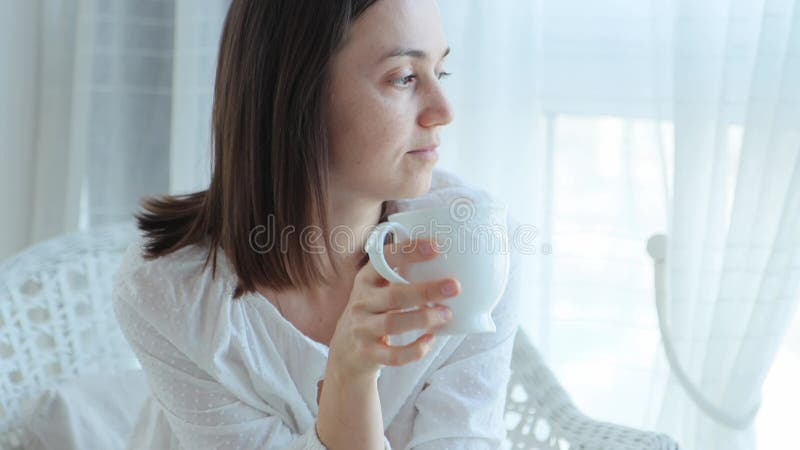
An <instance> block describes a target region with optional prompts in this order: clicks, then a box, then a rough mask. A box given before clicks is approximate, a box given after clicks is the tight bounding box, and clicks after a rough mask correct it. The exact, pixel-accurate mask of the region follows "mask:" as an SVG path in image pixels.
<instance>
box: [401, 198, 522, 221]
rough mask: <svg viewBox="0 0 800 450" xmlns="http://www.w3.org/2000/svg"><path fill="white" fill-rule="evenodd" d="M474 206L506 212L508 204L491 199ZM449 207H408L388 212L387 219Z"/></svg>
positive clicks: (447, 207) (476, 203)
mask: <svg viewBox="0 0 800 450" xmlns="http://www.w3.org/2000/svg"><path fill="white" fill-rule="evenodd" d="M474 206H475V208H486V209H490V210H502V211H504V212H506V213H507V212H508V205H507V204H506V203H503V202H496V201H492V202H475V203H474ZM451 207H452V206H430V207H427V208H420V209H408V210H405V211H398V212H395V213H392V214H389V215H388V216H387V219H388V220H393V219H392V217H395V216H403V215H411V214H419V213H425V212H429V211H440V210H442V209H449V208H451Z"/></svg>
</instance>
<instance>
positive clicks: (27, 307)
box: [0, 224, 678, 450]
mask: <svg viewBox="0 0 800 450" xmlns="http://www.w3.org/2000/svg"><path fill="white" fill-rule="evenodd" d="M135 236H136V230H135V228H134V226H133V225H132V224H121V225H111V226H105V227H100V228H97V229H94V230H91V231H88V232H78V233H72V234H67V235H64V236H60V237H56V238H54V239H51V240H49V241H46V242H43V243H41V244H37V245H35V246H33V247H31V248H30V249H28V250H25V251H23V252H22V253H20V254H19V255H17V256H15V257H13V258H11V259H9V260H7V261H5V262H4V263H2V264H0V402H1V403H0V449H18V448H20V439H19V435H18V433H19V430H18V429H17V428H15V427H16V425H17V423H18V421H19V415H20V407H21V405H22V403H23V402H24V401H25V400H29V399H32V398H35V396H36V395H37V394H39V393H40V392H42V391H43V390H44V389H45V388H47V387H48V386H50V385H53V384H55V383H58V382H62V381H66V380H70V379H73V378H75V377H77V376H78V375H82V374H89V373H98V372H104V373H110V372H119V371H122V370H128V369H131V368H137V367H139V365H138V362H137V361H136V358H135V357H134V356H133V353H132V352H131V350H130V349H129V348H128V345H127V343H126V342H125V340H124V338H123V337H122V335H121V333H120V332H119V329H118V328H117V326H116V321H115V320H114V315H113V311H112V308H111V304H110V301H109V299H110V292H111V282H112V274H113V273H114V271H115V269H116V267H117V266H118V264H119V261H120V258H121V256H122V253H123V252H124V250H125V248H126V247H127V245H128V243H130V242H131V241H132V240H133V239H134V237H135ZM506 424H507V426H508V439H507V440H506V442H504V445H503V448H505V449H541V450H551V449H553V450H566V449H584V450H600V449H609V450H610V449H614V450H628V449H630V450H634V449H636V450H657V449H659V450H660V449H663V450H668V449H669V450H672V449H677V448H678V446H677V445H676V444H675V443H674V442H673V441H672V440H671V439H670V438H669V437H667V436H665V435H663V434H657V433H650V432H645V431H640V430H635V429H631V428H626V427H622V426H618V425H613V424H609V423H602V422H597V421H594V420H592V419H589V418H587V417H586V416H584V415H583V414H582V413H581V412H580V411H578V409H577V408H576V407H575V406H574V405H573V404H572V402H571V401H570V399H569V396H567V394H566V393H565V392H564V390H563V389H562V388H561V386H560V385H559V384H558V382H557V381H556V379H555V377H554V376H553V374H552V373H551V372H550V370H549V369H548V368H547V367H546V365H545V364H544V363H543V362H542V360H541V358H540V356H539V354H538V353H537V351H536V350H535V348H534V347H533V345H531V343H530V342H529V340H528V338H527V337H526V336H525V334H524V333H523V332H522V331H520V332H519V333H518V334H517V339H516V341H515V345H514V357H513V361H512V377H511V382H510V383H509V386H508V402H507V411H506Z"/></svg>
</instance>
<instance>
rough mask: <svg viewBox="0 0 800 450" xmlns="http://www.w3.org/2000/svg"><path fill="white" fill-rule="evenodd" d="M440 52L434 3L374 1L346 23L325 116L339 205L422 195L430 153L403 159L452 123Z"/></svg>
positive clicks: (442, 40)
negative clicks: (350, 23)
mask: <svg viewBox="0 0 800 450" xmlns="http://www.w3.org/2000/svg"><path fill="white" fill-rule="evenodd" d="M447 51H448V45H447V41H446V39H445V36H444V32H443V30H442V24H441V20H440V17H439V8H438V5H437V4H436V0H379V1H377V2H376V3H374V4H373V5H372V6H370V7H369V8H368V9H367V10H366V11H365V12H364V13H363V14H362V15H361V16H359V17H358V18H357V19H356V21H355V22H354V23H353V27H352V32H351V37H350V39H349V41H348V42H347V43H346V44H345V46H344V47H343V48H342V49H341V51H340V52H339V53H338V54H337V55H336V56H335V57H334V60H333V61H332V64H333V66H332V79H331V85H330V92H329V98H328V104H327V109H326V113H327V124H328V136H329V139H330V146H331V165H332V167H331V171H332V173H331V178H332V181H333V189H335V193H336V195H337V196H339V198H345V199H348V200H350V199H352V200H359V199H368V200H376V201H383V200H394V199H398V198H409V197H416V196H419V195H422V194H424V193H425V192H427V191H428V189H429V188H430V181H431V173H432V170H433V167H434V165H435V163H436V160H437V154H436V153H435V152H433V153H430V152H429V153H426V154H419V153H409V152H410V151H412V150H415V149H420V148H431V147H435V146H437V145H439V143H440V127H441V126H443V125H446V124H448V123H450V122H451V121H452V120H453V111H452V109H451V106H450V104H449V103H448V101H447V99H446V98H445V96H444V93H443V92H442V87H441V85H440V76H441V74H442V73H443V72H444V56H445V54H446V52H447ZM394 53H398V55H394V56H393V55H392V54H394ZM399 53H404V54H399ZM342 195H344V197H341V196H342Z"/></svg>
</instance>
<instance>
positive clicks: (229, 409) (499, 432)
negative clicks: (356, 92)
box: [113, 169, 520, 450]
mask: <svg viewBox="0 0 800 450" xmlns="http://www.w3.org/2000/svg"><path fill="white" fill-rule="evenodd" d="M459 197H467V198H470V199H473V200H476V201H480V200H491V199H489V198H488V196H487V194H485V193H484V192H483V191H478V190H476V189H472V188H469V187H467V186H466V185H465V184H464V183H463V182H462V181H461V180H460V179H458V178H457V177H455V176H454V175H452V174H450V173H447V172H444V171H442V170H440V169H437V170H435V171H434V177H433V182H432V185H431V190H430V191H429V193H428V194H425V195H424V196H422V197H417V198H414V199H405V200H398V201H395V202H391V203H390V206H389V207H390V210H389V211H390V212H394V211H404V210H409V209H414V208H421V207H430V206H431V205H447V204H448V203H449V202H450V201H452V200H454V199H456V198H459ZM511 230H512V223H511V222H510V221H509V232H511ZM142 245H143V241H142V240H141V239H139V240H138V241H137V242H134V243H132V244H131V245H130V246H129V247H128V250H127V252H126V254H125V256H124V258H123V261H122V264H121V266H120V267H119V269H118V271H117V272H116V274H115V279H114V294H113V300H114V310H115V313H116V317H117V320H118V322H119V325H120V327H121V329H122V332H123V334H124V335H125V336H126V338H127V339H128V341H129V342H130V344H131V346H132V347H133V350H134V352H135V353H136V355H137V357H138V358H139V360H140V362H141V365H142V368H143V370H144V372H145V375H146V377H147V380H148V385H149V388H150V396H149V398H148V400H147V401H146V403H145V406H144V407H143V409H142V411H141V412H140V414H139V418H138V422H137V425H136V427H135V430H134V431H133V434H132V436H133V437H132V440H131V442H130V444H129V449H176V450H177V449H187V450H188V449H191V450H201V449H229V450H235V449H261V450H264V449H276V450H277V449H307V450H311V449H325V446H324V445H322V443H321V442H320V441H319V438H318V436H317V434H316V431H315V430H316V427H315V424H316V423H315V421H316V417H317V415H318V413H319V407H318V405H317V383H318V381H319V380H322V379H323V377H324V375H325V366H326V363H327V357H328V347H327V346H326V345H324V344H322V343H319V342H316V341H314V340H312V339H311V338H309V337H308V336H306V335H304V334H303V333H302V332H300V331H299V330H298V329H297V328H295V327H294V325H293V324H292V323H291V322H289V321H288V320H286V319H285V318H284V317H283V316H282V315H281V314H280V313H279V312H278V310H277V309H276V308H275V307H274V306H273V305H272V303H270V302H269V301H268V300H267V299H265V298H264V297H263V296H261V295H260V294H258V293H250V294H245V295H243V296H242V297H240V298H239V299H237V300H233V298H232V294H233V290H234V288H235V286H236V275H235V272H234V271H233V269H232V266H231V265H230V262H229V261H228V260H227V259H226V257H225V255H224V253H223V252H222V251H219V252H218V254H217V255H218V256H217V261H218V264H217V273H216V276H215V277H214V278H213V279H212V277H211V267H210V266H209V267H207V268H206V269H205V270H204V269H203V268H202V266H203V263H204V261H205V258H206V254H207V251H208V249H207V248H205V247H203V246H201V245H199V244H195V245H191V246H188V247H184V248H182V249H180V250H178V251H176V252H174V253H172V254H170V255H167V256H163V257H161V258H157V259H155V260H151V261H146V260H144V259H143V258H142ZM509 247H510V248H511V249H512V253H511V258H512V259H511V260H512V263H511V272H510V276H509V282H508V286H507V288H506V291H505V294H504V295H503V297H502V300H501V301H500V302H499V304H498V306H497V307H496V308H495V309H494V311H493V313H492V317H493V319H494V321H495V324H496V326H497V332H496V333H488V334H472V335H453V336H437V337H436V339H435V340H434V343H433V345H432V347H431V350H430V351H429V352H428V354H427V355H426V356H425V357H424V358H423V359H421V360H419V361H415V362H413V363H410V364H407V365H404V366H386V367H384V368H383V369H381V372H380V373H379V378H378V392H379V396H380V402H381V412H382V414H383V423H384V427H385V428H384V431H385V439H384V441H385V448H386V449H395V450H399V449H414V450H426V449H430V450H433V449H436V450H443V449H453V450H455V449H497V448H499V447H500V445H501V442H502V441H503V439H504V438H505V435H506V431H505V423H504V413H503V412H504V408H505V397H506V389H507V386H508V380H509V376H510V361H511V352H512V348H513V342H514V337H515V334H516V332H517V329H518V325H519V306H520V304H519V298H518V291H519V289H518V285H519V282H520V280H519V279H518V277H517V276H516V270H515V268H516V267H518V263H516V262H515V261H517V256H516V253H515V252H514V251H513V250H514V246H513V245H510V246H509ZM422 333H424V331H423V330H417V331H414V332H409V333H405V334H402V335H398V336H393V337H392V345H405V344H407V343H410V342H412V341H413V340H415V339H416V338H417V337H419V336H420V335H421V334H422Z"/></svg>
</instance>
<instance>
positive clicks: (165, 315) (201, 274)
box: [112, 237, 233, 334]
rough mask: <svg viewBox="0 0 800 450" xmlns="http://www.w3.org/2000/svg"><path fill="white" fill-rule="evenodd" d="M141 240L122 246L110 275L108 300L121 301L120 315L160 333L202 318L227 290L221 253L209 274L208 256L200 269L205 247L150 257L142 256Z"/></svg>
mask: <svg viewBox="0 0 800 450" xmlns="http://www.w3.org/2000/svg"><path fill="white" fill-rule="evenodd" d="M144 244H145V243H144V239H143V238H141V237H140V238H139V239H137V240H135V241H134V242H132V243H131V244H129V245H128V248H127V249H126V251H125V254H124V255H123V257H122V260H121V262H120V265H119V267H118V269H117V271H116V273H115V275H114V281H113V296H112V298H113V302H114V304H115V306H118V305H119V304H120V303H124V307H126V308H125V309H126V311H129V312H133V313H135V314H136V315H137V316H138V317H139V318H140V319H141V320H143V321H144V322H147V323H148V324H149V325H151V326H153V327H155V328H156V329H158V330H159V331H162V332H164V333H165V334H171V330H172V331H174V330H173V327H175V325H176V324H178V323H187V322H191V321H192V320H195V319H197V320H203V317H204V316H206V315H207V314H208V313H209V312H210V311H208V308H209V307H210V308H213V307H215V306H214V304H217V307H218V306H219V303H221V302H220V299H225V298H227V297H228V294H229V293H230V292H232V284H233V283H232V282H231V280H230V277H229V274H228V269H227V266H226V265H225V263H224V261H223V260H224V255H222V253H221V252H218V254H217V260H218V261H219V262H220V264H217V268H216V273H215V274H214V275H215V276H214V277H212V267H213V264H214V261H213V258H212V260H211V261H210V264H208V265H206V264H205V262H206V258H207V256H208V247H207V246H206V245H202V244H192V245H189V246H186V247H183V248H181V249H179V250H177V251H175V252H173V253H170V254H168V255H164V256H161V257H158V258H154V259H148V258H145V255H144V248H145V247H144Z"/></svg>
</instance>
